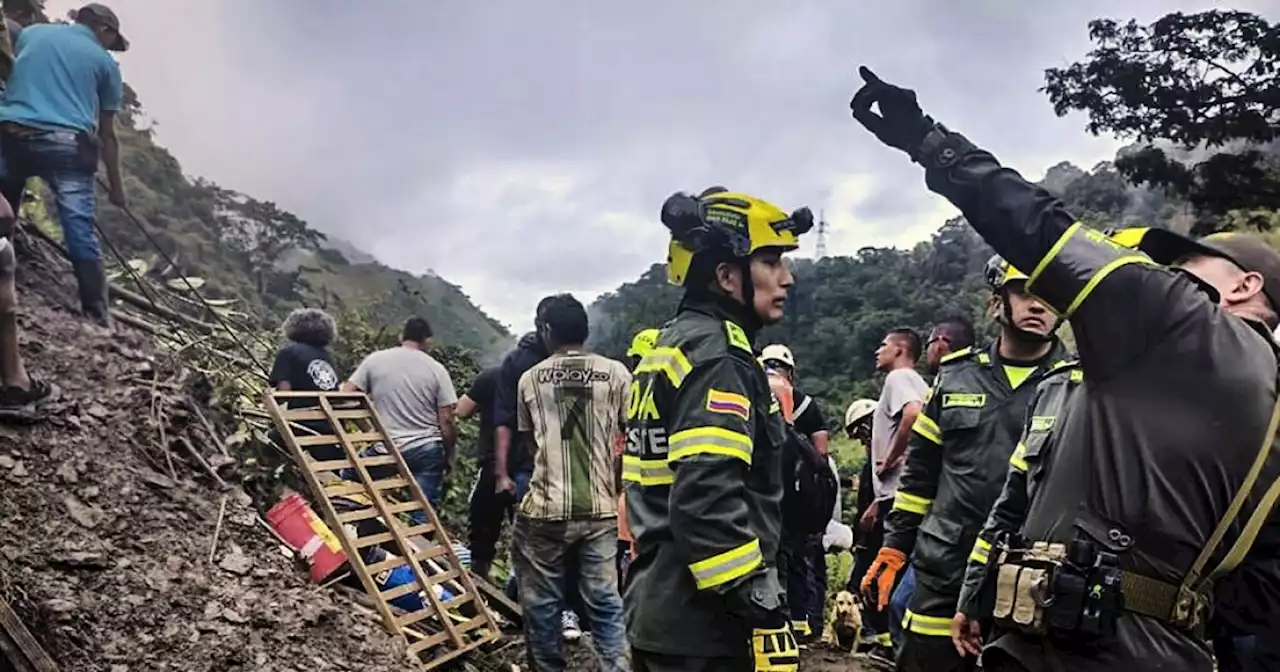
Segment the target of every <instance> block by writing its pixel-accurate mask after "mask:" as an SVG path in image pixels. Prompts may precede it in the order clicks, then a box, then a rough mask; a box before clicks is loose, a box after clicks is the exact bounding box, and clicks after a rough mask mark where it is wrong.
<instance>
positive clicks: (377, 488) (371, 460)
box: [266, 391, 500, 670]
mask: <svg viewBox="0 0 1280 672" xmlns="http://www.w3.org/2000/svg"><path fill="white" fill-rule="evenodd" d="M290 401H293V402H294V404H293V405H294V406H295V408H293V409H290V408H288V407H287V404H288V403H289V402H290ZM266 406H267V410H268V411H269V412H270V414H271V417H272V419H273V420H274V421H275V424H276V428H277V429H278V430H279V432H280V437H281V439H283V440H284V442H285V444H286V445H287V446H288V448H289V451H290V452H291V453H292V454H293V459H294V461H295V462H297V464H298V466H300V467H301V468H302V473H303V475H304V477H305V478H306V481H307V485H308V486H309V487H310V488H311V491H312V493H314V494H315V495H316V499H317V500H318V502H319V506H320V509H321V511H322V512H323V515H324V518H325V522H327V523H328V524H329V527H330V528H332V530H333V531H334V533H335V534H336V535H337V537H338V540H339V541H340V542H341V544H342V549H343V550H344V551H345V552H346V554H347V559H348V562H349V564H350V566H351V570H352V572H354V573H355V575H356V577H357V578H359V579H360V583H361V584H362V585H363V586H364V589H365V590H366V591H367V592H368V593H369V595H370V596H371V597H372V598H373V602H374V606H375V607H376V608H377V610H378V613H379V614H380V615H381V616H382V620H383V624H384V625H385V626H386V628H387V630H388V631H389V632H391V634H393V635H396V636H398V637H400V638H401V639H403V640H405V644H406V646H407V647H408V653H409V657H410V658H411V659H412V660H413V661H414V662H415V663H417V664H418V665H419V666H420V668H421V669H424V670H430V669H432V668H435V667H437V666H439V665H442V664H444V663H446V662H448V661H450V660H453V659H456V658H458V657H459V656H461V655H463V654H465V653H467V652H468V651H472V650H474V649H477V648H479V647H480V646H482V645H484V644H487V643H489V642H492V641H494V640H496V639H497V638H498V637H499V636H500V633H499V629H498V625H497V622H496V621H495V619H494V617H493V615H492V614H491V613H490V612H489V609H488V608H487V607H486V606H485V604H484V602H483V601H482V600H480V599H479V598H478V593H477V591H476V586H475V583H474V582H473V581H472V580H471V573H470V572H468V571H466V569H464V568H463V566H462V564H461V562H459V560H458V556H457V555H456V554H455V553H454V552H453V547H452V546H451V545H450V542H449V536H448V533H447V532H446V531H445V529H444V527H443V526H441V525H440V519H439V517H437V516H436V512H435V510H434V509H433V508H432V507H431V504H430V503H428V502H427V499H426V497H425V496H424V494H423V492H422V488H421V487H419V485H418V483H417V481H416V480H415V479H414V478H413V474H412V473H410V471H409V467H408V465H406V464H405V461H404V458H403V457H401V455H400V451H399V450H396V449H395V448H394V447H393V445H394V444H392V442H391V441H390V440H389V438H388V436H389V435H388V433H387V431H386V428H385V427H384V426H383V424H382V419H381V418H379V417H378V413H377V411H375V410H374V408H373V405H372V404H371V403H370V401H369V397H368V396H366V395H365V394H364V393H359V392H357V393H348V392H324V393H318V392H276V391H273V392H268V393H267V395H266ZM297 406H306V407H305V408H296V407H297ZM300 423H307V424H306V425H303V424H300ZM308 425H309V426H308ZM322 425H323V427H324V429H323V431H319V432H318V433H316V431H315V430H317V429H320V428H321V427H322ZM298 432H301V435H300V434H299V433H298ZM378 444H382V446H384V447H385V448H386V450H385V451H378V453H374V452H372V451H371V452H370V453H369V454H367V455H362V452H364V451H366V450H368V449H370V448H373V447H374V446H376V445H378ZM333 446H340V447H341V449H342V453H344V454H345V458H341V459H325V460H318V459H316V458H315V457H314V456H313V454H312V452H313V450H315V449H316V448H322V447H333ZM330 451H331V452H332V451H333V449H332V448H330ZM326 457H332V456H326ZM375 467H380V469H378V471H379V472H385V471H387V470H388V469H387V468H388V467H392V468H394V473H395V476H393V477H390V478H382V479H380V480H374V479H373V476H371V475H370V469H371V468H375ZM343 469H352V470H354V472H355V474H356V476H358V478H359V481H349V480H342V479H341V478H340V477H338V476H337V474H336V472H338V471H340V470H343ZM393 493H396V494H399V495H400V496H399V497H392V496H391V495H392V494H393ZM333 497H343V498H347V499H348V500H351V501H355V502H358V503H361V504H365V506H363V507H362V508H357V509H356V510H352V511H342V512H339V511H338V509H337V508H336V507H335V506H334V502H333V501H332V499H331V498H333ZM415 511H423V512H425V515H426V518H427V522H426V523H425V524H422V525H414V526H410V525H409V523H407V522H405V520H403V519H401V518H400V515H401V514H406V515H407V514H410V513H413V512H415ZM371 523H372V524H371ZM357 524H359V526H360V528H362V529H363V530H364V532H365V534H364V535H361V534H360V531H358V530H357ZM370 528H372V529H370ZM411 538H421V539H422V540H423V541H424V543H421V544H415V543H413V541H411V540H410V539H411ZM374 545H379V546H382V547H383V548H385V549H386V550H388V551H389V552H390V553H392V554H394V555H390V556H389V557H388V558H387V559H386V560H382V561H380V562H376V563H374V564H366V563H365V561H364V556H363V555H362V553H361V551H363V550H364V549H366V548H369V547H371V546H374ZM406 564H407V565H408V566H409V567H410V568H411V569H412V570H413V580H412V581H410V582H408V583H405V584H404V585H400V586H396V587H393V588H390V589H387V590H385V591H384V590H380V589H379V587H378V584H377V582H375V580H374V577H376V576H378V575H379V574H380V573H382V572H389V571H391V570H394V569H396V568H398V567H400V566H402V565H406ZM446 583H447V584H448V587H449V591H450V592H451V593H453V597H450V598H449V599H447V600H441V599H440V598H439V597H437V596H436V593H435V591H434V590H433V588H434V587H435V586H438V585H441V584H446ZM419 591H420V592H421V595H422V598H423V608H422V609H419V610H417V611H413V612H404V611H401V610H399V609H397V608H396V607H395V606H393V605H392V604H391V601H392V600H395V599H396V598H399V597H403V596H405V595H412V594H414V593H415V592H419ZM460 607H461V608H462V609H460V610H459V608H460ZM463 613H465V614H469V615H460V614H463Z"/></svg>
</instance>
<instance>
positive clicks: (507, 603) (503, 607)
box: [467, 570, 524, 627]
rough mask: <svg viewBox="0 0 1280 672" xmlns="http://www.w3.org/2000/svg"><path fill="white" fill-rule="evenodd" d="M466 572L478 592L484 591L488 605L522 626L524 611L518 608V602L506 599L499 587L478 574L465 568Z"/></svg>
mask: <svg viewBox="0 0 1280 672" xmlns="http://www.w3.org/2000/svg"><path fill="white" fill-rule="evenodd" d="M467 574H468V575H470V577H471V582H472V583H473V584H475V586H476V588H479V589H480V592H482V593H484V596H485V598H486V599H487V600H488V602H489V605H490V606H492V607H493V608H494V609H496V610H497V611H498V613H500V614H502V615H503V616H504V617H506V618H507V620H509V621H511V622H512V623H513V624H515V625H517V626H520V627H524V611H523V610H522V609H520V605H519V604H516V603H515V602H512V601H511V600H510V599H508V598H507V594H506V593H505V592H503V591H502V589H501V588H498V587H497V586H495V585H493V584H492V583H489V582H488V581H485V580H484V579H482V578H480V576H479V575H477V574H474V573H472V572H471V570H467Z"/></svg>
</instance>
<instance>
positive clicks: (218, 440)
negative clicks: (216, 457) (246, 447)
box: [186, 399, 231, 457]
mask: <svg viewBox="0 0 1280 672" xmlns="http://www.w3.org/2000/svg"><path fill="white" fill-rule="evenodd" d="M186 402H187V408H189V409H191V412H192V414H194V415H195V416H196V419H197V420H199V421H200V424H201V425H202V426H203V427H204V431H205V433H207V434H208V435H209V439H210V440H212V441H213V445H215V446H217V448H218V451H219V452H221V453H222V454H223V455H225V456H227V457H231V453H229V452H227V445H226V444H225V443H223V442H222V437H220V436H218V430H216V429H214V427H213V423H212V422H209V418H207V417H205V414H204V413H202V412H201V411H200V407H199V406H197V405H195V403H193V402H192V401H191V400H190V399H187V400H186Z"/></svg>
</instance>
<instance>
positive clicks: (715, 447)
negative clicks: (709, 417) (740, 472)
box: [667, 426, 751, 464]
mask: <svg viewBox="0 0 1280 672" xmlns="http://www.w3.org/2000/svg"><path fill="white" fill-rule="evenodd" d="M667 445H668V446H669V447H670V452H668V453H667V461H668V462H674V461H676V460H679V459H681V458H685V457H692V456H694V455H724V456H726V457H736V458H738V459H739V460H742V461H743V462H746V463H747V464H751V437H749V436H747V435H746V434H743V433H742V432H735V431H733V430H731V429H724V428H721V427H712V426H707V427H694V428H692V429H686V430H683V431H679V432H676V433H675V434H672V435H671V438H670V439H668V441H667Z"/></svg>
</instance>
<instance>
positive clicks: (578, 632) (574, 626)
mask: <svg viewBox="0 0 1280 672" xmlns="http://www.w3.org/2000/svg"><path fill="white" fill-rule="evenodd" d="M560 628H561V631H562V633H563V634H564V641H566V642H576V641H578V640H579V639H581V638H582V628H580V627H578V615H577V614H575V613H573V610H572V609H569V610H566V611H564V612H562V613H561V614H560Z"/></svg>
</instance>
